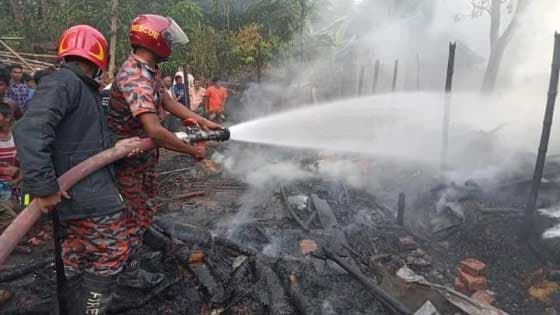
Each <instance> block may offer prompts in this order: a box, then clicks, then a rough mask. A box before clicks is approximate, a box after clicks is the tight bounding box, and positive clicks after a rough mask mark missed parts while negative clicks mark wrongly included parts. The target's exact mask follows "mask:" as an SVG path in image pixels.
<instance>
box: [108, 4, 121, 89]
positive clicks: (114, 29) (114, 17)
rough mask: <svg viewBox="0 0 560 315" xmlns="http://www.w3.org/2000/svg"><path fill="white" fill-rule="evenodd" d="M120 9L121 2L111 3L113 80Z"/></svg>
mask: <svg viewBox="0 0 560 315" xmlns="http://www.w3.org/2000/svg"><path fill="white" fill-rule="evenodd" d="M118 8H119V0H112V1H111V46H110V47H111V48H110V52H109V58H110V60H109V70H108V76H109V79H111V80H112V79H113V72H115V58H116V53H117V23H118Z"/></svg>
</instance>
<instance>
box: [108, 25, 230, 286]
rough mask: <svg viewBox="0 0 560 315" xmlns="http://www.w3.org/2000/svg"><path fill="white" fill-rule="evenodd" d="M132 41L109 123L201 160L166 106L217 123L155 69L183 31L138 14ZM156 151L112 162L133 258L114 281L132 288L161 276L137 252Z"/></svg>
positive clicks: (153, 186)
mask: <svg viewBox="0 0 560 315" xmlns="http://www.w3.org/2000/svg"><path fill="white" fill-rule="evenodd" d="M129 39H130V44H131V46H132V48H133V52H132V53H131V54H130V55H129V57H128V59H127V60H126V61H125V62H124V64H123V65H122V66H121V68H120V70H119V71H118V73H117V75H116V76H115V80H114V82H113V85H112V91H111V100H110V106H109V112H108V123H109V128H111V129H112V130H113V131H114V133H115V134H116V136H117V138H129V137H134V136H138V137H149V138H151V139H152V140H153V141H154V142H155V143H156V144H157V145H158V146H159V147H163V148H166V149H168V150H172V151H176V152H179V153H184V154H188V155H191V156H193V157H194V158H196V159H203V158H204V156H205V154H206V150H205V149H204V147H201V146H192V145H189V144H187V143H185V142H183V141H181V140H179V139H178V138H177V137H175V135H174V134H173V133H171V132H170V131H168V130H167V129H165V128H164V127H163V126H162V124H161V120H162V117H163V116H162V114H163V113H164V111H167V112H169V113H171V114H172V115H174V116H176V117H178V118H179V119H181V120H182V121H185V120H187V119H194V120H196V121H197V122H198V124H200V125H201V126H202V127H204V128H208V129H220V128H222V127H221V126H219V125H217V124H215V123H213V122H211V121H208V120H206V119H205V118H203V117H201V116H199V115H197V114H195V113H193V112H191V111H190V110H188V109H187V108H186V107H185V106H183V105H182V104H180V103H178V102H177V101H175V100H172V99H171V97H169V94H168V93H167V92H166V90H165V86H164V84H163V82H162V77H161V74H160V71H159V69H158V64H159V63H160V62H163V61H166V60H167V59H168V58H169V56H170V55H171V52H172V50H173V49H174V48H175V47H176V46H178V45H184V44H187V43H188V41H189V40H188V38H187V36H186V35H185V33H184V32H183V30H182V29H181V28H180V27H179V26H178V25H177V23H175V21H173V19H171V18H169V17H163V16H159V15H150V14H146V15H140V16H137V17H136V18H135V19H134V20H133V21H132V24H131V26H130V34H129ZM157 159H158V152H157V150H154V151H150V152H144V153H142V154H139V155H137V156H134V157H130V158H127V159H123V160H121V161H119V162H117V163H116V164H115V171H116V175H117V179H118V184H119V188H120V191H121V193H122V194H123V196H124V199H125V201H126V204H127V208H128V211H129V222H128V224H127V227H128V229H129V235H130V242H131V245H130V246H131V254H130V255H131V262H130V263H129V264H128V265H127V267H126V268H125V272H123V273H122V274H121V275H119V280H118V282H117V283H118V284H119V285H122V286H129V287H135V288H145V287H149V286H153V285H155V284H156V283H157V282H159V281H161V280H162V278H163V275H162V274H154V273H149V272H147V271H145V270H144V269H143V268H141V267H142V266H141V264H139V263H137V262H138V261H142V259H140V258H137V257H138V255H136V253H137V251H138V249H139V246H140V244H141V242H142V237H143V234H144V232H145V231H146V229H147V228H148V227H149V226H150V224H151V223H152V218H153V216H154V215H155V213H156V212H157V210H156V208H155V207H154V206H153V205H150V204H149V203H148V200H149V199H152V198H154V197H155V196H156V195H157V186H158V185H157V176H156V171H155V167H156V163H157Z"/></svg>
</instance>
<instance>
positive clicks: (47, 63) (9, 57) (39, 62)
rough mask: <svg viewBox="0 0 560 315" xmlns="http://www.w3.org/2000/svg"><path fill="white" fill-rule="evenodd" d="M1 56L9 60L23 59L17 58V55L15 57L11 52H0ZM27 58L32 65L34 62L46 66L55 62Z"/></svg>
mask: <svg viewBox="0 0 560 315" xmlns="http://www.w3.org/2000/svg"><path fill="white" fill-rule="evenodd" d="M0 57H2V58H5V59H7V60H8V61H9V60H15V61H18V62H21V60H19V59H18V58H16V57H13V56H12V54H10V53H4V52H0ZM25 60H26V61H27V62H28V63H29V64H30V65H33V64H41V65H45V66H52V65H53V63H49V62H45V61H40V60H34V59H27V58H25Z"/></svg>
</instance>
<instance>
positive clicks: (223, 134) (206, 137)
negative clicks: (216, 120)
mask: <svg viewBox="0 0 560 315" xmlns="http://www.w3.org/2000/svg"><path fill="white" fill-rule="evenodd" d="M175 135H176V136H177V138H179V139H181V140H183V141H184V142H187V143H196V142H205V141H219V142H224V141H227V140H229V138H230V132H229V129H227V128H224V129H218V130H209V131H205V130H201V129H200V128H187V131H186V132H177V133H175Z"/></svg>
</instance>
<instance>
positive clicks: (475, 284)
mask: <svg viewBox="0 0 560 315" xmlns="http://www.w3.org/2000/svg"><path fill="white" fill-rule="evenodd" d="M457 272H458V275H459V278H461V281H463V283H464V284H465V285H466V286H467V288H468V289H469V290H471V291H480V290H486V287H487V283H486V277H473V276H471V275H469V274H468V273H466V272H463V271H462V270H461V269H460V268H457Z"/></svg>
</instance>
